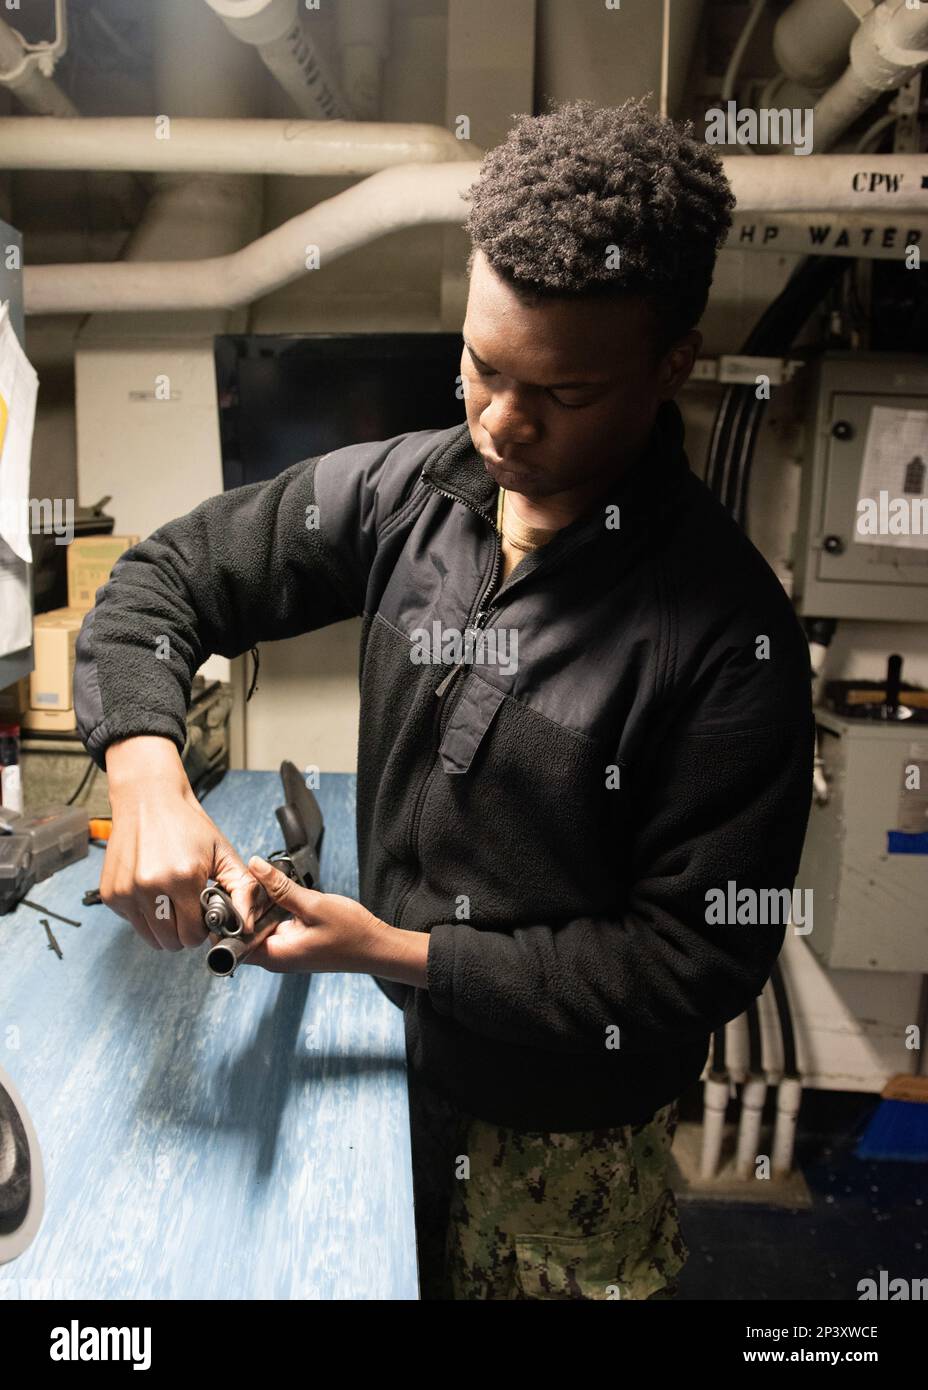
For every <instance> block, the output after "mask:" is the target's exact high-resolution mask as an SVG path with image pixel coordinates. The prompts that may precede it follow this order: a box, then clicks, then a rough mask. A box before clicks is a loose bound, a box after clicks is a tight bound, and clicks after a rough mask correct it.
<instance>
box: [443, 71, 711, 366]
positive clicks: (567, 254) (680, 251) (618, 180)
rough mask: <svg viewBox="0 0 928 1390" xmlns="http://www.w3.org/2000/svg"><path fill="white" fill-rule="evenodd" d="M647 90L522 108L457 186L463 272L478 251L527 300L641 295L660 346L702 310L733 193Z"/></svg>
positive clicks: (685, 128)
mask: <svg viewBox="0 0 928 1390" xmlns="http://www.w3.org/2000/svg"><path fill="white" fill-rule="evenodd" d="M649 97H650V94H648V96H645V97H642V98H640V99H639V100H637V101H636V100H633V99H629V100H628V101H626V102H625V103H624V104H623V105H622V106H616V107H598V106H596V105H595V104H594V103H593V102H591V101H584V100H580V101H572V102H565V103H563V104H562V105H560V106H558V107H557V108H556V109H555V110H553V111H551V112H549V113H548V114H546V115H541V116H519V117H517V118H516V121H515V124H514V125H513V127H512V129H511V130H510V131H509V134H508V135H507V137H506V139H505V140H504V141H503V142H502V144H500V145H497V146H496V147H495V148H494V149H492V150H490V151H489V152H488V153H487V155H486V156H485V157H484V160H483V163H482V164H481V166H480V176H479V178H478V181H477V182H476V183H475V184H473V185H472V186H471V188H470V189H469V190H468V191H467V192H466V193H465V194H464V195H463V196H464V197H465V198H467V199H469V200H470V204H471V206H470V209H469V212H468V216H467V220H466V227H467V231H468V232H469V233H470V237H471V242H472V248H471V252H470V257H469V259H468V263H467V268H468V272H470V270H471V268H472V265H473V258H474V255H475V252H476V251H477V250H480V251H482V252H483V254H484V255H485V257H486V259H487V261H488V262H489V264H490V266H491V267H492V268H493V270H494V271H495V272H496V273H497V274H498V275H500V276H501V277H502V278H503V279H504V280H505V281H506V282H507V283H509V284H510V285H511V286H512V287H513V289H514V290H515V291H516V292H517V293H518V294H519V295H520V297H521V298H523V299H524V300H526V302H537V301H538V300H539V299H540V298H546V297H555V298H564V297H569V298H574V297H577V298H580V297H584V296H604V295H605V296H615V297H632V296H640V297H642V298H645V299H646V300H648V301H649V302H650V304H651V306H652V310H653V312H654V314H655V342H656V343H657V344H658V348H659V352H660V353H661V354H663V353H664V352H665V351H666V350H667V349H668V348H669V347H670V345H671V344H672V343H674V342H675V341H677V339H679V338H680V337H682V336H683V335H684V334H685V333H687V332H689V330H690V329H691V328H693V327H694V326H695V325H696V324H697V323H698V322H699V320H700V318H701V317H702V315H703V312H704V311H705V307H706V302H707V300H708V297H709V287H710V285H711V284H712V272H713V269H714V267H715V258H716V254H717V252H718V250H719V248H720V247H721V245H722V243H723V242H724V240H725V238H726V236H727V234H728V231H729V228H730V227H731V223H732V218H731V213H732V209H733V208H734V206H735V199H734V195H733V194H732V191H731V186H730V184H729V182H728V180H727V178H726V177H725V171H724V169H723V167H722V164H721V161H720V160H719V159H718V157H717V156H716V155H714V154H712V152H711V151H710V150H709V148H708V147H707V146H706V145H705V144H704V143H702V142H700V141H698V140H696V139H694V138H693V126H692V122H691V121H687V122H686V124H685V125H677V124H674V123H673V122H672V121H669V120H665V119H663V118H662V117H660V116H658V115H656V114H655V113H654V112H653V111H652V110H650V109H649V108H648V106H647V104H646V103H647V101H648V100H649ZM616 249H617V250H618V252H619V255H618V264H616V263H615V262H616V256H615V252H616Z"/></svg>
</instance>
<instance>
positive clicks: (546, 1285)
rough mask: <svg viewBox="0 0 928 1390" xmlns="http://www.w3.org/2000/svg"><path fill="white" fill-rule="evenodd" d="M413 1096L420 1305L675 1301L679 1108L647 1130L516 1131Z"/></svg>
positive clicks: (413, 1091)
mask: <svg viewBox="0 0 928 1390" xmlns="http://www.w3.org/2000/svg"><path fill="white" fill-rule="evenodd" d="M409 1089H410V1117H411V1124H412V1144H413V1174H414V1183H415V1199H416V1232H417V1244H418V1249H419V1279H420V1287H421V1293H422V1298H423V1299H541V1298H576V1299H622V1298H624V1299H647V1298H672V1297H673V1296H674V1293H675V1292H676V1284H675V1280H676V1276H677V1275H678V1274H679V1272H680V1270H681V1269H682V1268H683V1265H684V1264H685V1263H686V1260H687V1258H688V1256H689V1250H688V1249H687V1246H686V1244H685V1242H684V1240H683V1236H682V1233H681V1231H680V1223H679V1218H678V1214H677V1206H676V1202H675V1200H674V1195H673V1192H672V1191H671V1190H670V1188H669V1187H668V1186H667V1158H668V1155H669V1153H670V1146H671V1144H672V1142H673V1136H674V1132H675V1130H676V1123H677V1106H676V1102H672V1103H671V1104H669V1105H666V1106H664V1107H663V1108H662V1109H661V1110H658V1111H657V1113H656V1114H655V1115H654V1116H653V1118H652V1119H651V1120H650V1121H649V1122H648V1123H647V1124H643V1125H634V1126H632V1125H625V1126H621V1127H619V1128H614V1129H594V1130H574V1131H571V1132H568V1133H563V1134H557V1133H523V1132H521V1131H519V1130H514V1129H506V1128H503V1127H501V1126H499V1125H495V1124H490V1123H488V1122H487V1121H484V1120H478V1119H475V1118H474V1117H473V1116H469V1115H463V1114H461V1113H460V1112H459V1111H457V1110H456V1109H455V1108H454V1107H453V1106H452V1105H451V1104H450V1103H449V1102H448V1101H446V1100H445V1099H444V1098H442V1097H440V1096H438V1095H436V1094H435V1093H434V1092H433V1091H431V1090H430V1089H428V1088H426V1087H424V1086H423V1085H422V1083H421V1082H417V1081H415V1080H414V1079H412V1078H411V1079H410V1088H409Z"/></svg>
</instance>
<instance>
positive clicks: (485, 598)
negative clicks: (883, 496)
mask: <svg viewBox="0 0 928 1390" xmlns="http://www.w3.org/2000/svg"><path fill="white" fill-rule="evenodd" d="M420 477H421V478H422V479H423V481H425V482H428V484H429V486H430V487H432V488H434V490H435V491H436V492H437V493H439V494H440V495H441V496H442V497H447V498H448V499H449V501H451V502H460V503H461V505H462V506H464V507H467V508H468V510H469V511H472V512H473V513H474V514H475V515H476V516H479V517H482V518H483V520H484V521H486V522H487V523H488V524H490V525H493V523H492V522H491V521H490V518H489V517H488V516H487V514H486V512H484V511H481V509H480V508H479V507H475V506H474V505H473V503H472V502H468V500H467V498H466V497H461V496H459V495H458V494H457V493H456V492H448V491H447V489H445V488H442V487H439V486H438V484H437V483H434V482H432V480H431V478H426V477H425V475H424V474H420ZM493 537H494V540H495V542H496V556H495V558H494V561H493V571H492V573H491V575H490V582H489V583H488V584H487V586H486V588H485V589H484V590H483V593H482V594H481V595H480V597H479V598H478V599H477V600H476V605H475V606H477V612H476V614H475V616H474V617H473V619H471V618H470V617H469V618H468V623H467V627H468V628H470V629H472V630H475V631H476V630H478V629H479V628H482V627H483V626H484V624H485V623H486V621H487V619H488V618H489V616H490V613H491V612H492V609H493V598H492V595H493V590H494V588H495V587H496V582H497V576H498V574H499V568H500V560H501V559H502V553H503V548H502V544H501V543H500V538H499V532H498V531H497V529H496V527H495V525H493ZM578 544H582V542H580V541H578V542H575V543H574V545H573V546H572V547H571V549H575V548H576V546H577V545H578ZM513 587H515V586H514V585H513ZM471 612H473V609H472V610H471ZM465 664H466V663H465V661H464V659H463V657H462V658H461V660H460V661H456V662H455V664H454V665H453V666H452V668H451V670H450V671H449V672H448V673H447V675H446V676H444V677H443V678H442V680H441V681H440V682H439V683H438V685H437V686H436V687H435V695H436V696H437V698H438V699H439V700H440V701H442V704H441V706H440V709H439V719H438V730H437V738H436V743H435V746H436V748H437V746H438V744H440V743H441V739H442V736H443V734H444V731H445V729H446V728H447V726H448V722H449V720H450V718H451V714H452V712H453V710H454V708H455V706H456V704H457V701H449V700H448V699H447V694H448V691H449V690H450V689H451V686H452V685H453V684H454V682H455V680H456V679H457V677H458V675H459V674H460V672H461V669H462V667H463V666H464V665H465ZM458 698H459V699H460V695H459V696H458ZM436 766H437V763H436V762H435V761H434V760H433V762H432V763H431V765H430V767H429V770H428V772H427V773H426V774H425V776H424V777H423V779H422V782H421V783H420V785H419V789H418V792H417V793H416V802H415V806H414V807H413V814H412V820H411V822H410V833H409V839H408V843H409V848H410V850H415V847H416V841H417V839H418V835H419V822H420V820H421V818H422V809H423V807H424V805H425V792H426V788H427V787H428V785H429V782H430V781H431V779H432V777H433V775H434V773H435V769H436ZM416 862H417V865H418V867H417V869H416V875H415V878H414V879H413V881H412V883H411V884H410V885H409V887H408V888H407V889H406V891H405V892H404V894H403V896H402V898H401V899H400V901H399V904H398V906H397V909H396V912H395V914H394V919H393V925H394V926H397V925H398V924H399V921H400V918H401V917H402V915H403V912H404V911H405V908H406V905H407V903H408V902H409V899H410V898H411V897H412V894H413V893H414V892H415V890H416V888H417V887H418V886H419V880H420V879H421V877H422V865H421V862H420V861H419V860H418V858H417V861H416Z"/></svg>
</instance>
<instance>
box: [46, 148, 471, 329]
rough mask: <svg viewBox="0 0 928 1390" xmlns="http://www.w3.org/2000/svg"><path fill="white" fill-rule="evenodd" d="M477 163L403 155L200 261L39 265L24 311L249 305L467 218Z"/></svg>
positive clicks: (82, 311)
mask: <svg viewBox="0 0 928 1390" xmlns="http://www.w3.org/2000/svg"><path fill="white" fill-rule="evenodd" d="M477 172H478V166H477V165H476V164H470V163H467V164H457V163H454V164H435V165H418V164H402V165H398V166H397V167H396V168H393V169H382V170H381V171H380V172H379V173H377V174H371V176H370V178H368V179H365V180H364V181H363V182H361V183H358V184H355V185H354V186H353V187H351V188H348V189H346V190H345V191H344V192H343V193H338V194H336V195H335V196H334V197H333V198H328V199H326V201H325V202H322V203H318V204H317V205H316V206H315V207H313V208H310V209H309V210H308V211H307V212H303V213H300V214H299V216H297V217H293V218H291V219H290V220H289V221H288V222H284V223H283V225H282V226H280V227H276V228H275V229H274V231H272V232H268V233H267V235H266V236H262V237H259V238H258V240H257V241H253V242H252V243H251V245H250V246H245V247H243V248H242V250H240V251H235V252H233V253H232V254H231V255H227V256H214V257H208V258H206V259H204V260H198V261H171V262H157V261H156V262H149V263H147V264H127V263H122V262H120V263H116V264H110V265H104V264H99V263H92V264H87V265H80V266H77V265H39V266H32V267H26V269H25V271H24V284H23V290H24V297H25V304H26V312H27V313H30V314H51V313H64V314H74V313H86V312H88V311H89V310H101V309H102V310H112V311H120V310H122V311H126V310H132V311H143V312H144V311H146V310H170V309H216V308H232V307H235V306H238V305H244V304H250V303H252V302H253V301H254V300H256V299H260V298H261V297H262V296H263V295H266V294H270V293H271V291H272V290H276V289H279V288H280V287H281V286H282V285H287V284H289V283H290V282H291V281H293V280H298V279H299V278H300V277H301V276H302V275H305V274H306V273H307V270H308V269H309V268H310V264H312V263H313V256H314V249H315V248H318V253H319V267H320V268H323V269H324V268H325V267H326V266H327V265H330V264H331V263H332V262H333V261H335V260H337V259H338V257H339V256H344V255H345V254H346V253H347V252H348V251H353V250H355V248H356V247H359V246H364V245H366V244H367V243H368V242H371V241H374V240H375V239H376V238H377V237H381V236H385V235H386V234H387V233H388V232H395V231H398V230H400V229H402V228H404V227H416V226H422V225H427V224H434V223H441V222H461V221H462V220H463V216H464V205H463V203H462V201H461V194H462V193H463V192H464V191H465V190H466V189H467V188H468V187H469V186H470V185H471V184H472V183H473V182H474V179H475V178H476V176H477Z"/></svg>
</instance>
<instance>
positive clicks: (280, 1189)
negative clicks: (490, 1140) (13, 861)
mask: <svg viewBox="0 0 928 1390" xmlns="http://www.w3.org/2000/svg"><path fill="white" fill-rule="evenodd" d="M317 796H318V798H319V802H320V805H321V806H322V810H323V814H324V816H325V822H326V832H325V838H324V840H323V854H322V869H321V872H322V884H323V887H324V888H326V889H328V890H329V891H331V892H333V893H344V894H347V895H348V896H350V897H357V893H358V886H357V862H356V851H355V830H354V814H355V788H354V778H353V777H350V776H348V775H345V774H334V773H333V774H323V775H322V777H321V786H320V788H319V791H318V792H317ZM282 799H283V798H282V792H281V786H280V779H279V777H278V776H277V774H276V773H269V772H232V773H229V774H227V776H226V777H225V779H224V780H223V782H222V783H220V785H219V786H218V787H216V788H214V789H213V791H212V792H210V793H209V795H208V796H207V798H206V801H205V803H204V805H205V807H206V810H207V811H208V812H209V814H210V815H211V816H212V818H213V820H214V821H215V822H216V823H217V825H218V826H219V827H220V828H221V829H222V830H223V831H224V833H225V834H226V835H227V836H228V838H229V839H230V841H231V842H232V844H233V845H234V846H235V847H236V849H237V850H238V851H239V853H240V854H241V855H242V856H243V858H245V859H246V860H247V858H248V856H249V855H250V854H253V853H261V854H265V855H266V854H267V853H268V852H269V851H271V850H273V849H275V848H280V847H281V844H282V840H281V835H280V831H279V829H278V826H277V822H276V820H275V818H274V808H275V806H277V805H279V804H280V802H281V800H282ZM102 859H103V855H102V851H101V850H100V849H99V848H97V847H95V846H91V849H90V857H89V858H88V859H86V860H83V861H82V862H81V863H79V864H74V865H72V866H70V867H69V868H67V869H65V870H62V872H61V873H59V874H56V875H55V876H54V877H53V878H52V879H49V880H47V881H46V882H44V883H40V884H37V885H36V886H35V888H34V889H33V890H32V891H31V892H30V894H29V896H30V898H33V899H35V900H37V901H38V902H40V903H42V904H43V905H44V906H46V907H49V908H51V909H52V910H54V911H56V912H60V913H62V914H64V915H65V916H67V917H74V918H79V919H80V921H81V923H82V925H81V927H80V928H75V927H71V926H66V925H65V924H64V923H62V922H56V921H54V920H53V919H50V921H51V926H52V929H53V931H54V934H55V936H56V938H57V940H58V942H59V944H60V946H61V950H62V953H63V959H61V960H59V959H58V957H57V956H56V955H55V954H54V952H53V951H52V950H51V949H49V947H48V944H47V941H46V936H45V932H44V929H43V928H42V927H41V926H40V925H39V915H40V914H38V913H36V912H33V911H31V910H30V909H29V908H26V907H23V906H22V905H20V907H19V908H17V910H16V912H14V913H11V914H10V915H8V916H6V917H0V1064H2V1066H3V1068H4V1069H5V1070H6V1071H7V1072H8V1074H9V1075H10V1077H11V1078H12V1080H13V1083H14V1085H15V1086H16V1087H17V1089H18V1090H19V1092H20V1094H21V1096H22V1098H23V1100H24V1102H25V1104H26V1106H27V1108H28V1110H29V1112H30V1114H31V1116H32V1120H33V1123H34V1125H35V1128H36V1131H37V1133H38V1137H39V1142H40V1145H41V1149H42V1155H43V1160H44V1165H45V1183H46V1204H45V1215H44V1219H43V1221H42V1225H41V1228H40V1230H39V1232H38V1235H37V1236H36V1238H35V1240H34V1242H33V1243H32V1245H31V1246H30V1247H29V1249H28V1250H26V1251H25V1252H24V1253H23V1254H22V1255H21V1256H19V1258H18V1259H16V1260H14V1261H12V1262H10V1263H7V1264H5V1265H2V1266H0V1290H2V1288H3V1283H4V1281H6V1280H10V1279H15V1280H16V1281H30V1283H31V1281H41V1284H37V1285H35V1286H34V1287H35V1288H40V1287H43V1288H44V1287H47V1294H46V1293H42V1294H40V1295H39V1296H51V1297H55V1298H65V1299H70V1298H95V1299H96V1298H104V1299H106V1298H120V1299H131V1298H204V1299H210V1300H214V1299H230V1300H235V1299H239V1298H247V1299H255V1298H259V1299H260V1298H263V1299H268V1298H273V1299H414V1298H417V1297H418V1286H417V1277H416V1253H415V1228H414V1221H413V1196H412V1168H411V1160H410V1141H409V1111H408V1099H407V1089H406V1060H405V1048H404V1041H403V1020H402V1014H401V1012H400V1010H399V1009H397V1008H395V1007H394V1005H392V1004H391V1003H390V1001H389V1000H388V999H387V998H386V996H385V995H384V994H383V993H382V992H381V991H380V989H379V988H378V987H377V985H376V984H375V982H374V981H373V980H372V979H371V978H370V977H369V976H366V975H328V974H324V975H315V976H308V975H273V974H270V973H269V972H267V971H264V970H261V969H259V968H257V967H246V966H243V967H241V968H240V969H239V971H238V972H237V974H236V975H235V977H234V978H233V979H231V980H221V979H215V978H213V977H212V976H211V975H210V974H209V972H208V971H207V969H206V965H205V961H204V956H205V952H204V951H203V950H200V951H184V952H177V953H171V952H166V951H153V950H151V948H150V947H148V946H146V945H145V943H144V942H142V941H141V940H140V939H139V938H138V937H137V936H136V934H135V932H134V931H133V930H132V928H131V927H130V926H129V925H128V924H127V923H125V922H124V921H123V920H122V919H121V918H119V917H116V916H114V915H113V914H112V913H111V912H109V910H108V909H107V908H106V907H103V906H97V907H82V906H81V896H82V894H83V892H84V891H85V890H86V889H88V888H91V887H96V885H97V883H98V881H99V874H100V866H101V864H102ZM11 1038H12V1040H13V1042H14V1046H13V1047H10V1045H9V1040H10V1039H11ZM15 1044H18V1046H17V1045H15ZM22 1287H23V1288H28V1284H23V1285H22Z"/></svg>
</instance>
